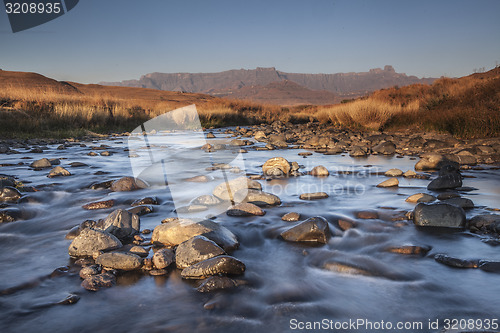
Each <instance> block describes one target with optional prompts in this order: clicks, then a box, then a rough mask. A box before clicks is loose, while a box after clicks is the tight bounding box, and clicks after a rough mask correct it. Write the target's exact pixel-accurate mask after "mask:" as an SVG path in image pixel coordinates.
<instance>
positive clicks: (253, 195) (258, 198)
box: [234, 189, 281, 207]
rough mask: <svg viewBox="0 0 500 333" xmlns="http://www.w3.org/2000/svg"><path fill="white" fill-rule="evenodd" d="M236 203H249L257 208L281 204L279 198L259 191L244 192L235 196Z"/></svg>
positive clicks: (239, 192) (249, 190)
mask: <svg viewBox="0 0 500 333" xmlns="http://www.w3.org/2000/svg"><path fill="white" fill-rule="evenodd" d="M234 197H235V200H236V202H248V203H251V204H254V205H257V206H261V207H265V206H277V205H280V204H281V200H280V198H279V197H278V196H276V195H274V194H271V193H267V192H264V191H259V190H253V189H248V190H242V191H238V192H236V194H235V196H234Z"/></svg>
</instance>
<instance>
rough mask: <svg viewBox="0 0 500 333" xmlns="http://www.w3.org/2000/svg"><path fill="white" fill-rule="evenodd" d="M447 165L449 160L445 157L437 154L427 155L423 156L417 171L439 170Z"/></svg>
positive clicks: (418, 163) (416, 165) (416, 167)
mask: <svg viewBox="0 0 500 333" xmlns="http://www.w3.org/2000/svg"><path fill="white" fill-rule="evenodd" d="M446 163H449V160H448V159H447V158H446V157H445V156H443V155H440V154H436V153H427V154H423V155H422V156H421V158H420V161H418V162H417V164H415V170H417V171H426V170H439V169H440V168H441V166H442V165H443V164H446Z"/></svg>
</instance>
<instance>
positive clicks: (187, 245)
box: [175, 235, 226, 269]
mask: <svg viewBox="0 0 500 333" xmlns="http://www.w3.org/2000/svg"><path fill="white" fill-rule="evenodd" d="M224 254H226V253H225V252H224V250H223V249H221V248H220V247H219V246H218V245H217V244H216V243H215V242H214V241H211V240H210V239H208V238H206V237H205V236H201V235H200V236H195V237H193V238H191V239H188V240H187V241H185V242H182V243H181V244H179V246H177V249H176V251H175V264H176V265H177V268H180V269H184V268H186V267H189V266H191V265H194V264H196V263H198V262H200V261H203V260H207V259H210V258H214V257H217V256H220V255H224Z"/></svg>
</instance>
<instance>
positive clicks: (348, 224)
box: [337, 219, 356, 231]
mask: <svg viewBox="0 0 500 333" xmlns="http://www.w3.org/2000/svg"><path fill="white" fill-rule="evenodd" d="M337 222H338V224H339V228H340V229H342V231H346V230H349V229H352V228H354V227H356V223H355V222H354V221H351V220H346V219H339V220H338V221H337Z"/></svg>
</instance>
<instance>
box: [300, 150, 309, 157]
mask: <svg viewBox="0 0 500 333" xmlns="http://www.w3.org/2000/svg"><path fill="white" fill-rule="evenodd" d="M297 155H299V156H303V157H305V156H311V155H312V153H311V152H310V151H302V152H300V153H298V154H297Z"/></svg>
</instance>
